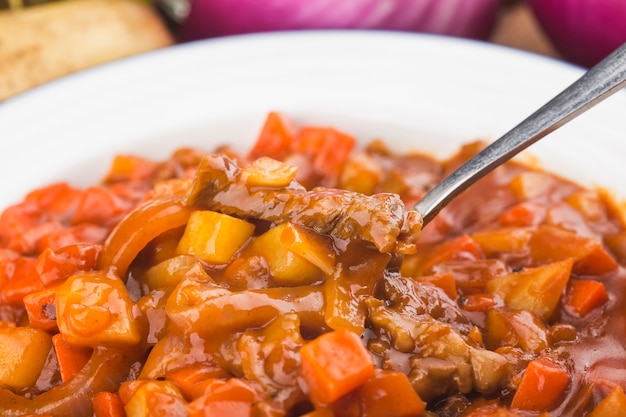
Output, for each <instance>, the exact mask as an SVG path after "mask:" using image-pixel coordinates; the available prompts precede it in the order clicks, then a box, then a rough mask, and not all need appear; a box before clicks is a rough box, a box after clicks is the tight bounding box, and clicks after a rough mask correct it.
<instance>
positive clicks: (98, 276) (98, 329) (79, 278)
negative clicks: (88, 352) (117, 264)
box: [56, 273, 141, 347]
mask: <svg viewBox="0 0 626 417" xmlns="http://www.w3.org/2000/svg"><path fill="white" fill-rule="evenodd" d="M56 305H57V323H58V326H59V331H60V332H61V334H62V335H63V337H64V338H65V340H67V341H68V343H71V344H74V345H78V346H91V347H95V346H97V345H100V344H102V343H113V344H125V345H128V344H136V343H139V340H140V337H141V335H140V330H139V328H138V325H137V322H136V321H135V318H134V315H133V312H132V308H133V302H132V301H131V299H130V296H129V295H128V292H127V290H126V287H125V285H124V283H123V282H122V280H120V279H119V278H117V277H113V276H109V275H105V274H103V273H84V274H77V275H73V276H72V277H70V278H69V279H68V280H67V281H65V282H64V283H63V284H62V285H61V286H59V288H58V289H57V293H56Z"/></svg>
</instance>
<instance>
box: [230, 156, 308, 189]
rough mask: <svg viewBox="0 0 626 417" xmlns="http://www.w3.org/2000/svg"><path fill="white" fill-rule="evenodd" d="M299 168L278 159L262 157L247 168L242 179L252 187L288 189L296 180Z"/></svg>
mask: <svg viewBox="0 0 626 417" xmlns="http://www.w3.org/2000/svg"><path fill="white" fill-rule="evenodd" d="M297 171H298V168H297V167H296V166H295V165H290V164H286V163H284V162H281V161H277V160H276V159H272V158H269V157H267V156H262V157H260V158H258V159H255V160H254V161H253V162H252V164H250V165H248V166H247V167H245V168H244V169H243V171H242V173H241V175H242V178H243V179H244V181H245V182H246V184H247V185H248V186H250V187H274V188H279V187H286V186H287V185H289V183H290V182H291V181H292V180H293V179H294V178H296V173H297Z"/></svg>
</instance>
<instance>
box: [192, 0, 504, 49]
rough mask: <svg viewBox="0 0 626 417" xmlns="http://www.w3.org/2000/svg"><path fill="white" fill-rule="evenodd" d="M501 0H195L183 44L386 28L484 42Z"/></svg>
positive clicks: (492, 24) (491, 27)
mask: <svg viewBox="0 0 626 417" xmlns="http://www.w3.org/2000/svg"><path fill="white" fill-rule="evenodd" d="M499 4H500V0H193V2H192V4H191V11H190V13H189V16H188V18H187V20H186V22H185V23H184V25H183V27H182V29H181V33H180V38H181V40H183V41H186V40H194V39H201V38H209V37H215V36H224V35H234V34H240V33H252V32H267V31H275V30H298V29H386V30H402V31H416V32H427V33H436V34H443V35H451V36H462V37H468V38H476V39H484V38H486V37H487V36H489V34H490V32H491V30H492V29H493V26H494V23H495V19H496V14H497V10H498V6H499Z"/></svg>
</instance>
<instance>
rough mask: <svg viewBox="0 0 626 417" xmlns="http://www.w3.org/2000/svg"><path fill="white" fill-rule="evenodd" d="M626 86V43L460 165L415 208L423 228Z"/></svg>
mask: <svg viewBox="0 0 626 417" xmlns="http://www.w3.org/2000/svg"><path fill="white" fill-rule="evenodd" d="M624 86H626V43H625V44H623V45H622V46H620V47H619V48H618V49H616V50H615V51H614V52H613V53H612V54H611V55H609V56H608V57H606V58H605V59H604V60H603V61H601V62H600V63H599V64H597V65H596V66H594V67H593V68H591V69H590V70H589V71H587V72H586V73H585V74H583V76H582V77H580V78H579V79H578V80H577V81H575V82H574V83H573V84H571V85H570V86H569V87H567V88H566V89H565V90H563V91H562V92H561V93H560V94H559V95H557V96H556V97H554V98H553V99H552V100H550V101H549V102H547V103H546V104H545V105H543V107H541V108H540V109H539V110H537V111H536V112H534V113H533V114H531V115H530V116H528V118H526V119H525V120H523V121H522V122H521V123H520V124H518V125H517V126H515V127H514V128H513V129H511V130H510V131H508V132H507V133H505V134H504V135H503V136H502V137H500V139H498V140H497V141H495V142H493V143H492V144H491V145H489V146H487V147H486V148H485V149H483V150H482V151H481V152H479V153H478V154H476V155H475V156H474V157H472V158H471V159H469V160H468V161H467V162H465V163H464V164H463V165H461V166H460V167H459V168H458V169H457V170H456V171H454V172H452V173H451V174H450V175H448V176H447V177H446V178H444V179H443V181H441V182H440V183H439V184H437V185H436V186H435V187H434V188H432V189H431V190H430V191H429V192H428V193H426V195H424V197H423V198H422V199H421V200H420V201H419V202H418V203H417V204H416V205H415V206H414V207H413V209H414V210H417V212H418V213H420V214H421V215H422V218H423V220H424V225H426V224H428V223H429V222H430V221H431V220H432V219H433V218H434V217H435V215H436V214H437V213H439V211H440V210H441V209H442V208H443V207H445V206H446V205H447V204H448V203H449V202H450V201H451V200H452V199H454V197H456V196H458V195H459V194H460V193H462V192H463V191H465V190H466V189H467V188H468V187H469V186H470V185H472V184H474V183H475V182H476V181H478V180H479V179H480V178H482V177H484V176H485V175H487V174H488V173H489V172H491V171H492V170H493V169H495V168H496V167H498V166H499V165H501V164H502V163H504V162H505V161H508V160H509V159H511V158H512V157H513V156H515V155H517V154H518V153H519V152H521V151H522V150H524V149H526V148H527V147H528V146H530V145H532V144H533V143H535V142H537V141H538V140H539V139H541V138H543V137H544V136H546V135H548V134H549V133H551V132H553V131H555V130H556V129H558V128H559V127H561V126H563V125H564V124H566V123H567V122H569V121H570V120H572V119H574V118H576V117H577V116H578V115H580V114H582V113H584V112H585V111H587V110H588V109H590V108H591V107H593V106H595V105H596V104H598V103H599V102H600V101H602V100H604V99H605V98H607V97H609V96H610V95H611V94H613V93H615V92H616V91H618V90H620V89H621V88H623V87H624Z"/></svg>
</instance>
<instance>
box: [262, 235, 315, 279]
mask: <svg viewBox="0 0 626 417" xmlns="http://www.w3.org/2000/svg"><path fill="white" fill-rule="evenodd" d="M290 227H292V226H291V225H290V224H289V223H282V224H279V225H278V226H276V227H274V228H272V229H270V230H268V231H267V232H265V233H263V234H262V235H261V236H259V237H257V238H256V239H255V240H254V242H253V243H252V245H251V251H252V252H253V253H254V254H258V255H261V256H262V257H263V258H265V260H266V261H267V263H268V265H269V268H270V273H271V275H272V278H273V279H274V281H275V282H276V283H278V284H281V285H287V286H294V285H307V284H311V283H313V282H315V281H318V280H320V279H322V278H323V276H322V271H321V270H320V269H319V268H318V267H317V266H315V265H313V264H312V263H311V262H310V261H309V260H307V259H305V258H304V257H303V256H301V255H300V254H296V253H295V252H293V251H292V250H290V248H289V247H288V246H286V245H285V244H284V243H283V241H282V236H283V233H284V232H285V231H287V230H288V229H289V228H290Z"/></svg>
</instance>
